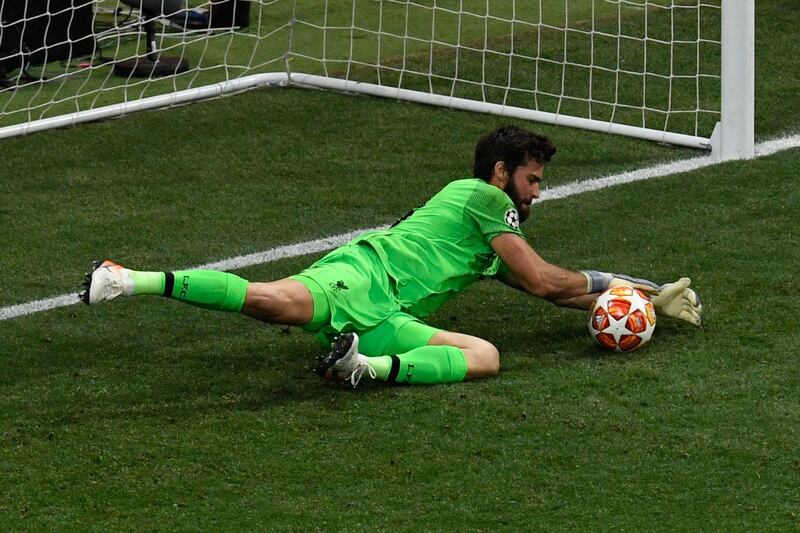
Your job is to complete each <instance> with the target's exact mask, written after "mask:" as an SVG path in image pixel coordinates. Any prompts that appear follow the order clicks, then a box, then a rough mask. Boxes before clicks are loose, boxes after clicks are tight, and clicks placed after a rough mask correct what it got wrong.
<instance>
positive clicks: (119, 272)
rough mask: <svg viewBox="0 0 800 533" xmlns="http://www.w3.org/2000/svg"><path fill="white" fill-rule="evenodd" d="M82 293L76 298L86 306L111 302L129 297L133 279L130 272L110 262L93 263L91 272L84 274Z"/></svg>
mask: <svg viewBox="0 0 800 533" xmlns="http://www.w3.org/2000/svg"><path fill="white" fill-rule="evenodd" d="M83 289H84V291H83V292H82V293H80V294H79V295H78V297H79V298H80V299H81V300H82V301H83V303H85V304H87V305H92V304H96V303H98V302H104V301H106V300H113V299H114V298H116V297H117V296H120V295H124V296H130V295H131V293H132V292H133V279H132V278H131V273H130V270H128V269H127V268H124V267H123V266H122V265H118V264H116V263H114V262H112V261H109V260H107V259H106V260H105V261H95V262H94V263H92V271H91V272H87V273H86V279H85V280H84V281H83Z"/></svg>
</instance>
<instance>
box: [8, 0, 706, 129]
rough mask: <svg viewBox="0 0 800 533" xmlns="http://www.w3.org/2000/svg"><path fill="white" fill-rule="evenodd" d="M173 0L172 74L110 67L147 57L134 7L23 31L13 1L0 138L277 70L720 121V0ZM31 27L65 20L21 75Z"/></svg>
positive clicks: (675, 119)
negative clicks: (200, 1) (6, 131)
mask: <svg viewBox="0 0 800 533" xmlns="http://www.w3.org/2000/svg"><path fill="white" fill-rule="evenodd" d="M126 1H128V3H134V4H136V3H138V2H141V0H126ZM150 1H157V2H164V1H165V0H145V4H148V2H150ZM175 1H179V0H166V3H167V4H168V5H167V6H166V7H164V8H163V9H159V11H167V12H168V13H167V14H171V16H170V17H160V18H159V22H157V23H156V47H155V48H157V49H158V54H161V56H172V57H177V58H181V57H182V58H185V59H186V60H187V61H188V67H189V68H188V70H187V71H186V72H183V73H180V74H178V75H175V76H170V77H165V78H162V77H154V76H145V77H133V76H131V75H119V72H117V74H115V73H114V72H115V69H114V68H113V65H115V64H118V63H119V62H120V61H121V60H125V59H131V58H136V57H139V58H146V57H147V56H148V49H147V43H146V40H147V39H145V37H144V33H142V31H141V25H140V23H139V16H138V15H139V13H138V10H133V9H132V8H130V7H129V6H128V5H126V4H124V3H123V4H120V3H118V2H116V1H115V0H27V2H26V6H27V7H28V8H29V9H28V15H27V18H24V19H23V22H22V23H20V22H18V21H17V22H15V23H10V22H9V21H8V20H6V19H7V18H8V17H6V15H7V13H6V12H7V11H8V10H7V9H6V8H5V7H4V8H3V15H4V17H3V18H4V22H3V25H2V26H0V30H2V46H0V67H2V66H3V65H5V67H6V76H5V77H6V80H7V82H6V83H7V85H8V87H5V88H3V87H0V128H2V127H3V126H7V125H9V124H18V123H27V122H31V121H35V120H38V119H42V118H46V117H52V116H57V115H61V114H65V113H74V112H76V111H86V110H91V109H95V108H98V107H101V106H107V105H109V104H116V103H121V102H133V101H136V100H139V99H141V98H144V97H148V96H152V95H156V94H164V93H171V92H178V91H184V90H186V89H193V88H197V87H202V86H208V85H209V84H214V83H219V82H226V81H228V80H233V79H237V78H241V77H244V76H249V75H251V74H259V73H268V72H289V73H306V74H315V75H319V76H324V77H326V78H331V79H333V78H336V79H345V80H350V81H358V82H367V83H371V84H376V85H380V86H383V87H394V88H401V89H410V90H414V91H421V92H424V93H429V94H436V95H445V96H448V97H454V98H463V99H468V100H473V101H479V102H487V103H491V104H500V105H502V106H505V107H508V108H511V107H515V108H522V109H528V110H537V111H543V112H546V113H551V114H555V115H556V116H563V117H567V116H569V117H583V118H586V119H591V120H593V121H599V122H603V123H608V124H624V125H630V126H635V127H637V128H646V129H649V130H657V131H665V132H667V131H668V132H676V133H680V134H685V135H688V136H694V137H700V138H708V137H709V136H710V135H711V131H712V129H713V127H714V124H715V123H716V122H717V121H718V120H719V115H720V53H721V44H720V41H721V38H720V2H721V0H581V1H577V0H531V1H524V2H523V1H514V0H492V1H491V2H490V1H488V0H480V1H477V0H476V1H470V0H422V1H400V0H382V1H378V0H316V1H311V0H305V1H303V0H297V1H290V0H274V1H266V0H262V1H255V0H254V1H252V2H245V1H242V0H239V2H238V3H237V2H235V1H225V0H217V1H216V2H215V3H212V4H211V5H209V4H206V5H195V6H193V7H191V6H190V7H189V9H190V11H184V10H181V11H179V12H178V13H177V15H176V13H175V10H174V9H173V8H172V7H171V6H172V5H173V3H174V2H175ZM5 3H8V0H6V2H4V4H5ZM162 5H163V4H162ZM232 5H236V6H237V9H238V10H239V14H240V15H241V12H242V9H244V8H249V9H248V13H249V21H247V24H246V27H244V28H240V27H237V21H235V20H233V18H230V13H228V12H226V11H225V10H226V9H227V10H228V11H230V7H231V6H232ZM31 6H35V7H36V6H38V7H36V8H35V9H32V8H31ZM70 6H71V7H70ZM184 7H185V6H184ZM87 10H88V15H89V19H90V21H89V28H90V30H89V31H90V32H91V35H90V36H89V37H87V36H85V35H83V34H82V33H81V31H80V30H81V28H85V27H86V21H85V19H86V16H87ZM170 10H171V11H170ZM76 13H77V14H79V15H80V16H75V14H76ZM226 13H227V15H228V17H229V18H230V19H226V20H225V21H224V23H222V24H221V27H215V28H211V29H209V28H208V27H207V18H208V16H209V15H212V26H219V25H220V22H222V17H224V16H225V14H226ZM214 15H217V19H216V21H217V23H214V22H213V16H214ZM203 16H206V23H205V26H206V27H203V25H204V23H203V22H202V20H201V19H202V17H203ZM187 17H188V19H189V22H187ZM234 18H235V17H234ZM37 21H38V22H37ZM239 22H240V23H241V22H242V21H241V20H240V21H239ZM36 24H38V25H39V26H40V27H41V26H44V27H45V29H46V30H48V31H50V32H51V33H53V34H55V33H58V32H56V31H55V29H57V26H64V25H66V28H67V29H66V30H64V29H63V28H62V29H61V30H60V31H61V34H65V35H66V37H67V38H66V39H64V40H63V41H60V42H58V43H54V42H45V44H40V45H39V46H38V47H36V48H34V47H29V49H28V50H26V51H24V54H22V55H24V56H25V57H26V61H27V60H31V59H32V60H31V64H30V66H29V67H28V68H27V69H19V68H17V69H14V68H13V67H14V66H15V61H18V59H19V56H20V52H19V51H16V52H15V51H14V50H13V48H14V47H13V46H9V42H12V44H13V41H14V40H15V39H16V40H17V43H18V45H19V46H18V48H21V49H24V48H25V46H24V44H25V43H24V42H22V40H20V35H21V34H26V33H27V34H30V35H33V32H30V31H29V30H27V28H29V27H31V26H32V25H34V26H35V25H36ZM193 26H197V27H196V28H195V29H192V28H193ZM84 33H85V32H84ZM87 39H89V40H90V42H92V43H95V42H96V48H95V47H93V46H88V51H87V46H86V42H87ZM28 40H30V41H36V39H28ZM44 41H47V39H46V38H45V39H44ZM50 41H52V39H50ZM59 45H60V48H58V46H59ZM65 45H66V46H65ZM71 47H72V48H74V50H70V48H71ZM92 49H94V53H92ZM65 52H66V57H61V56H64V55H65ZM15 54H16V55H15ZM26 54H27V55H26ZM48 54H51V57H48ZM52 57H57V60H56V61H52V60H51V58H52ZM117 70H118V69H117ZM122 112H124V110H123V111H122Z"/></svg>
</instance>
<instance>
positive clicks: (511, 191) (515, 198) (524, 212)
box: [505, 178, 531, 224]
mask: <svg viewBox="0 0 800 533" xmlns="http://www.w3.org/2000/svg"><path fill="white" fill-rule="evenodd" d="M505 192H506V194H507V195H508V196H509V198H511V201H512V202H514V206H516V208H517V214H518V215H519V222H520V224H522V223H523V222H525V221H526V220H527V219H528V217H529V216H530V214H531V206H530V204H527V203H525V202H523V201H522V198H521V197H520V194H519V189H517V182H516V181H515V180H514V179H513V178H512V179H510V180H509V181H508V185H506V188H505Z"/></svg>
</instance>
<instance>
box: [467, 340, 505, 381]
mask: <svg viewBox="0 0 800 533" xmlns="http://www.w3.org/2000/svg"><path fill="white" fill-rule="evenodd" d="M478 340H479V341H481V342H480V343H476V345H475V346H474V347H472V349H471V356H470V357H467V378H468V379H469V378H486V377H492V376H496V375H497V374H498V373H499V372H500V351H499V350H498V349H497V348H496V347H495V346H494V345H493V344H492V343H491V342H489V341H485V340H483V339H478Z"/></svg>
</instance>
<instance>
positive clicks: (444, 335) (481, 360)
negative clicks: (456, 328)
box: [428, 331, 500, 379]
mask: <svg viewBox="0 0 800 533" xmlns="http://www.w3.org/2000/svg"><path fill="white" fill-rule="evenodd" d="M428 344H434V345H435V344H445V345H448V346H455V347H456V348H460V349H461V351H462V352H463V353H464V358H465V359H466V360H467V379H473V378H486V377H491V376H496V375H497V373H498V372H500V352H499V351H498V350H497V348H495V346H494V344H492V343H491V342H489V341H487V340H484V339H481V338H480V337H473V336H472V335H465V334H464V333H455V332H453V331H440V332H438V333H436V335H434V336H433V337H432V338H431V340H430V341H428Z"/></svg>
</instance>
